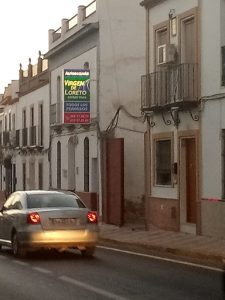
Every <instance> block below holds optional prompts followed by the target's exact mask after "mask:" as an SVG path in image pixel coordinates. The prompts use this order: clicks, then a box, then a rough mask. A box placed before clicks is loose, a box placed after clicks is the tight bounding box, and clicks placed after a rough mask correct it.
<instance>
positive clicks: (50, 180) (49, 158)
mask: <svg viewBox="0 0 225 300" xmlns="http://www.w3.org/2000/svg"><path fill="white" fill-rule="evenodd" d="M51 86H52V83H51V72H50V71H49V148H48V161H49V188H50V189H51V188H52V130H51V104H52V93H51Z"/></svg>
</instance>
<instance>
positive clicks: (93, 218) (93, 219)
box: [87, 211, 98, 224]
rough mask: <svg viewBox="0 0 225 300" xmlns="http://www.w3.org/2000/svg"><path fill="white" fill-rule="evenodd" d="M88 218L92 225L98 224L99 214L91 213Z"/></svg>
mask: <svg viewBox="0 0 225 300" xmlns="http://www.w3.org/2000/svg"><path fill="white" fill-rule="evenodd" d="M87 218H88V221H89V223H92V224H96V223H98V216H97V213H96V212H94V211H89V213H88V215H87Z"/></svg>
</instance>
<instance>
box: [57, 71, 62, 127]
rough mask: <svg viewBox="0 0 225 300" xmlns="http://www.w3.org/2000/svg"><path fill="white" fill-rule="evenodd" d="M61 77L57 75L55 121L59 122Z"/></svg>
mask: <svg viewBox="0 0 225 300" xmlns="http://www.w3.org/2000/svg"><path fill="white" fill-rule="evenodd" d="M61 91H62V89H61V77H60V76H58V77H57V123H60V122H61V113H62V112H61V97H62V96H61Z"/></svg>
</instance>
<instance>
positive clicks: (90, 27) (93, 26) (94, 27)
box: [44, 22, 99, 59]
mask: <svg viewBox="0 0 225 300" xmlns="http://www.w3.org/2000/svg"><path fill="white" fill-rule="evenodd" d="M98 30H99V23H98V22H97V23H90V24H86V25H85V26H84V27H83V28H81V29H80V30H79V31H77V32H76V33H75V34H73V35H71V36H70V37H68V38H67V39H65V40H62V42H61V43H59V44H58V45H57V46H55V47H53V48H52V49H50V50H49V51H48V52H47V53H46V54H45V55H44V58H46V59H49V58H51V57H52V56H54V55H56V54H57V53H59V52H60V51H62V50H63V49H65V48H68V47H69V46H70V45H71V44H74V43H77V42H78V41H79V40H81V39H83V38H85V37H86V36H88V35H90V34H92V33H93V32H95V31H98Z"/></svg>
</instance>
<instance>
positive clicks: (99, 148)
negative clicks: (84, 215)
mask: <svg viewBox="0 0 225 300" xmlns="http://www.w3.org/2000/svg"><path fill="white" fill-rule="evenodd" d="M98 34H99V33H98ZM96 79H97V80H96V81H97V82H96V85H97V88H96V93H97V95H96V101H97V103H96V104H97V105H96V106H97V123H96V126H97V151H98V152H97V153H98V155H97V157H98V174H99V178H98V182H99V184H98V191H99V196H98V213H99V217H100V219H101V220H102V217H103V182H102V181H103V176H102V172H103V162H102V160H103V150H102V149H103V145H102V134H101V127H100V111H99V84H100V82H99V81H100V80H99V79H100V38H99V37H98V45H97V78H96Z"/></svg>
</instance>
